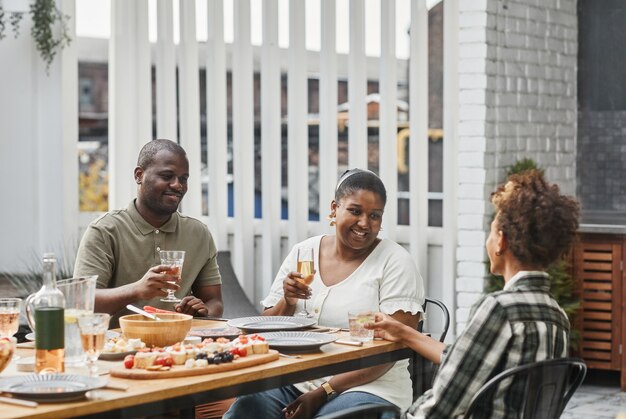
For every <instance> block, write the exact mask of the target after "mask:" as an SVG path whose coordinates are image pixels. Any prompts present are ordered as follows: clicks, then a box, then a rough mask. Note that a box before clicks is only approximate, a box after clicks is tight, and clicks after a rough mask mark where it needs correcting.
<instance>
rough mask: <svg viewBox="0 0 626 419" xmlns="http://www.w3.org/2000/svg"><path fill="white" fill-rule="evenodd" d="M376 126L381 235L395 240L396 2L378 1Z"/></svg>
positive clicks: (396, 129) (396, 122)
mask: <svg viewBox="0 0 626 419" xmlns="http://www.w3.org/2000/svg"><path fill="white" fill-rule="evenodd" d="M380 9H381V10H380V34H381V41H380V82H379V86H380V107H379V118H380V127H379V130H378V147H379V153H380V154H379V155H380V158H379V165H380V176H381V178H382V180H383V182H384V183H385V188H386V189H387V196H388V199H387V205H386V206H385V217H384V221H383V225H384V230H383V232H384V234H385V235H386V236H387V237H388V238H390V239H391V240H395V239H396V230H397V224H398V141H397V132H398V110H397V109H398V108H397V107H398V86H397V78H398V76H397V71H396V69H397V65H396V61H397V60H396V25H395V21H396V2H395V0H386V1H382V2H381V4H380Z"/></svg>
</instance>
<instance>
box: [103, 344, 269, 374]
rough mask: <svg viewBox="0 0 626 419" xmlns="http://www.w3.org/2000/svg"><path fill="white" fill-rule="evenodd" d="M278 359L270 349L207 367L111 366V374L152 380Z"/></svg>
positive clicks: (217, 370) (238, 367) (234, 368)
mask: <svg viewBox="0 0 626 419" xmlns="http://www.w3.org/2000/svg"><path fill="white" fill-rule="evenodd" d="M277 359H278V351H275V350H273V349H270V351H269V353H267V354H263V355H249V356H246V357H243V358H239V359H235V360H234V361H233V362H226V363H224V364H218V365H215V364H213V365H208V366H206V367H202V368H198V367H194V368H185V367H184V366H183V365H175V366H173V367H172V368H171V369H170V370H168V371H148V370H144V369H139V368H132V369H127V368H124V367H118V368H111V371H110V373H111V376H112V377H119V378H131V379H135V380H151V379H154V378H174V377H189V376H192V375H203V374H211V373H214V372H224V371H232V370H238V369H240V368H246V367H252V366H254V365H259V364H265V363H267V362H272V361H275V360H277Z"/></svg>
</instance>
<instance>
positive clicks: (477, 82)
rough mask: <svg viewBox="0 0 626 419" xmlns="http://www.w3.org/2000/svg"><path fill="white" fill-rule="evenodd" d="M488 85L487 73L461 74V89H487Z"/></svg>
mask: <svg viewBox="0 0 626 419" xmlns="http://www.w3.org/2000/svg"><path fill="white" fill-rule="evenodd" d="M486 87H487V75H486V74H475V73H473V74H461V75H460V76H459V88H461V89H485V88H486Z"/></svg>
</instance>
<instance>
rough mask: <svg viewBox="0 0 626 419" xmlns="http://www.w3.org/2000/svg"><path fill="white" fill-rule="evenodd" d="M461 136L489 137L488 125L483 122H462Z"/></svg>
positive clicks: (460, 124)
mask: <svg viewBox="0 0 626 419" xmlns="http://www.w3.org/2000/svg"><path fill="white" fill-rule="evenodd" d="M459 135H470V136H481V135H485V136H488V133H487V124H486V123H485V122H482V121H460V122H459Z"/></svg>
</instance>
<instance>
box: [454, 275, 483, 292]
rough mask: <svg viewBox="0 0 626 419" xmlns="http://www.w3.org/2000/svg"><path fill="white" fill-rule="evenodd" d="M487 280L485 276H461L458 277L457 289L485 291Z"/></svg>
mask: <svg viewBox="0 0 626 419" xmlns="http://www.w3.org/2000/svg"><path fill="white" fill-rule="evenodd" d="M484 288H485V280H484V279H483V278H475V277H464V276H460V277H458V278H457V279H456V290H457V291H460V292H471V293H481V294H482V293H483V290H484Z"/></svg>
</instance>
